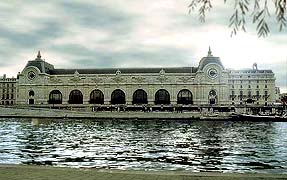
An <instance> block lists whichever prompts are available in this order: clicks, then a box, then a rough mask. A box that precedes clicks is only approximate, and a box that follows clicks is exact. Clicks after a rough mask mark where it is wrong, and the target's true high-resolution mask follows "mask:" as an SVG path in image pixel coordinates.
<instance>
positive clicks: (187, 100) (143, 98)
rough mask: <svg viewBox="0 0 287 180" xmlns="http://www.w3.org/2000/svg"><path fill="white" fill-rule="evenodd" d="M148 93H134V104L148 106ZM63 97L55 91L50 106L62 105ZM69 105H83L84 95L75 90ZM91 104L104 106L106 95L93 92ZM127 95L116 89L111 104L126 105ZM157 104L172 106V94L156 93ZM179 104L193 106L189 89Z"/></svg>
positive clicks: (182, 94) (50, 96)
mask: <svg viewBox="0 0 287 180" xmlns="http://www.w3.org/2000/svg"><path fill="white" fill-rule="evenodd" d="M147 97H148V96H147V93H146V92H145V91H144V90H143V89H138V90H136V91H135V92H134V93H133V99H132V104H147V103H148V98H147ZM62 100H63V96H62V93H61V92H60V91H59V90H53V91H51V92H50V95H49V101H48V102H49V104H62ZM68 103H69V104H83V94H82V92H81V91H79V90H73V91H71V92H70V94H69V101H68ZM89 103H90V104H104V94H103V92H102V91H101V90H98V89H96V90H93V91H92V92H91V94H90V100H89ZM125 103H126V95H125V93H124V92H123V91H122V90H120V89H116V90H114V91H113V92H112V94H111V104H125ZM154 103H155V104H170V94H169V92H168V91H167V90H165V89H160V90H158V91H157V92H156V93H155V100H154ZM177 104H193V96H192V93H191V92H190V91H189V90H188V89H183V90H181V91H179V93H178V95H177Z"/></svg>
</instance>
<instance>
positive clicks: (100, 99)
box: [90, 89, 104, 104]
mask: <svg viewBox="0 0 287 180" xmlns="http://www.w3.org/2000/svg"><path fill="white" fill-rule="evenodd" d="M90 104H104V94H103V92H102V91H101V90H98V89H96V90H93V91H92V92H91V94H90Z"/></svg>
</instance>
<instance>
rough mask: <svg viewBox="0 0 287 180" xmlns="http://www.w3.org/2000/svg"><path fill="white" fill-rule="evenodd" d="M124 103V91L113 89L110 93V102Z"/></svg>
mask: <svg viewBox="0 0 287 180" xmlns="http://www.w3.org/2000/svg"><path fill="white" fill-rule="evenodd" d="M125 103H126V95H125V93H124V92H123V91H122V90H120V89H116V90H114V91H113V92H112V95H111V104H125Z"/></svg>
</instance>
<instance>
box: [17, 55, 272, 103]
mask: <svg viewBox="0 0 287 180" xmlns="http://www.w3.org/2000/svg"><path fill="white" fill-rule="evenodd" d="M18 78H19V80H18V83H17V88H18V89H17V104H63V105H65V104H67V105H68V104H84V105H85V104H86V105H87V104H103V105H110V104H126V105H132V104H149V105H161V104H165V105H177V104H186V105H207V104H217V105H231V104H234V105H237V104H245V103H250V104H260V105H265V104H271V103H273V102H274V101H275V77H274V73H273V72H272V71H271V70H258V69H257V65H256V66H254V67H253V69H250V70H230V69H225V68H224V66H223V64H222V63H221V61H220V58H219V57H214V56H213V55H212V53H211V51H210V50H209V52H208V55H207V56H206V57H203V58H202V59H201V60H200V62H199V66H198V67H174V68H114V69H56V68H54V66H53V65H51V64H49V63H47V62H45V61H43V60H42V59H41V55H40V52H39V53H38V56H37V58H36V59H35V60H31V61H29V62H28V63H27V65H26V67H25V68H24V69H23V71H22V72H21V73H20V74H19V75H18Z"/></svg>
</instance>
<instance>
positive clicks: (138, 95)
mask: <svg viewBox="0 0 287 180" xmlns="http://www.w3.org/2000/svg"><path fill="white" fill-rule="evenodd" d="M133 104H147V93H146V92H145V91H144V90H142V89H138V90H136V91H135V92H134V94H133Z"/></svg>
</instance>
